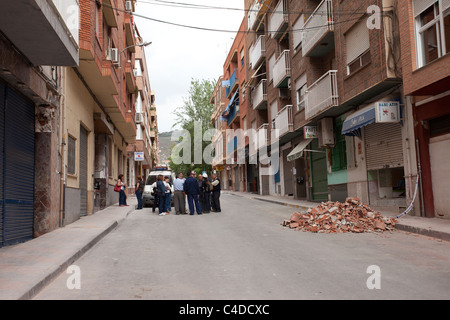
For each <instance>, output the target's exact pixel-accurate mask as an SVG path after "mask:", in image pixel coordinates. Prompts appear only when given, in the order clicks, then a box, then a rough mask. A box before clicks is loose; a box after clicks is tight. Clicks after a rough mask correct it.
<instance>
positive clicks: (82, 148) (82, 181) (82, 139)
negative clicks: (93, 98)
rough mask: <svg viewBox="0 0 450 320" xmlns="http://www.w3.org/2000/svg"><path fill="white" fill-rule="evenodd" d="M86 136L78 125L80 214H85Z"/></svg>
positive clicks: (84, 131)
mask: <svg viewBox="0 0 450 320" xmlns="http://www.w3.org/2000/svg"><path fill="white" fill-rule="evenodd" d="M87 136H88V132H87V130H86V129H85V128H84V127H83V126H80V216H85V215H87Z"/></svg>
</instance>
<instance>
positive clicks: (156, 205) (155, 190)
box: [150, 180, 159, 212]
mask: <svg viewBox="0 0 450 320" xmlns="http://www.w3.org/2000/svg"><path fill="white" fill-rule="evenodd" d="M157 183H158V180H156V181H155V182H153V183H152V185H151V186H150V190H152V191H151V192H152V196H153V208H152V212H155V211H156V208H159V197H158V187H157Z"/></svg>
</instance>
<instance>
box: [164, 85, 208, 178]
mask: <svg viewBox="0 0 450 320" xmlns="http://www.w3.org/2000/svg"><path fill="white" fill-rule="evenodd" d="M215 85H216V81H215V80H205V79H202V80H198V79H191V86H190V89H189V98H187V99H186V98H185V99H184V101H183V102H184V103H183V106H182V107H180V108H178V109H177V110H176V111H175V112H174V115H175V116H176V121H175V123H174V125H173V127H175V126H177V125H179V126H180V127H181V128H182V129H183V130H186V131H187V132H189V134H190V136H191V137H192V139H191V158H192V159H191V163H181V164H175V163H174V162H173V161H172V159H170V158H169V160H170V162H169V166H170V168H171V169H172V170H174V171H175V172H177V173H178V172H183V173H188V172H191V171H193V170H194V171H197V173H201V172H202V171H207V172H211V170H212V167H211V165H209V164H207V163H205V162H204V160H203V157H202V164H194V122H195V121H201V123H202V136H203V135H204V133H205V132H206V131H207V130H208V129H212V128H213V127H212V125H211V115H212V113H213V111H214V105H212V104H211V103H210V99H211V96H212V94H213V92H214V88H215ZM210 143H211V142H210V141H203V143H202V152H203V150H204V149H205V148H206V146H208V145H209V144H210Z"/></svg>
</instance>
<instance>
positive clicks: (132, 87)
mask: <svg viewBox="0 0 450 320" xmlns="http://www.w3.org/2000/svg"><path fill="white" fill-rule="evenodd" d="M125 80H126V84H127V90H128V92H130V93H134V92H136V91H137V86H136V77H135V75H134V69H133V68H132V67H131V62H128V63H126V64H125Z"/></svg>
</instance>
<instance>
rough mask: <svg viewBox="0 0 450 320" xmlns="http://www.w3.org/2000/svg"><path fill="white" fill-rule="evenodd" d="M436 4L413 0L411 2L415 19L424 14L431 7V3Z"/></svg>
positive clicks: (435, 0)
mask: <svg viewBox="0 0 450 320" xmlns="http://www.w3.org/2000/svg"><path fill="white" fill-rule="evenodd" d="M445 1H446V2H449V0H445ZM445 1H444V2H445ZM436 2H437V0H414V1H413V12H414V17H417V15H419V14H421V13H422V12H424V11H425V10H426V9H428V8H429V7H430V6H431V5H433V3H436Z"/></svg>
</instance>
